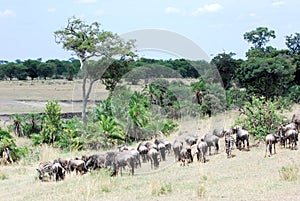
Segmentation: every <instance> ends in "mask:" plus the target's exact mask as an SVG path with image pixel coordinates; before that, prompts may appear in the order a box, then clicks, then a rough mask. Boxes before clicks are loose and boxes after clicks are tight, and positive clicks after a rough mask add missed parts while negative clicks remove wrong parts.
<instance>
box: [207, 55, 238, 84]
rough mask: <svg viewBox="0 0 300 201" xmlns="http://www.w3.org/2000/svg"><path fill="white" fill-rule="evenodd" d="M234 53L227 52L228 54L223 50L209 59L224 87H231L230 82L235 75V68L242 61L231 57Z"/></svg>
mask: <svg viewBox="0 0 300 201" xmlns="http://www.w3.org/2000/svg"><path fill="white" fill-rule="evenodd" d="M234 55H235V53H233V52H229V53H228V54H226V53H225V52H223V53H220V54H218V55H217V56H215V57H214V58H213V59H212V60H211V63H212V64H214V65H215V66H216V67H217V69H218V71H219V73H220V76H221V78H222V81H223V85H224V88H225V89H228V88H230V87H231V84H232V83H231V82H232V81H233V79H234V77H235V70H236V68H237V67H238V66H240V64H241V63H242V60H236V59H234V58H232V57H233V56H234Z"/></svg>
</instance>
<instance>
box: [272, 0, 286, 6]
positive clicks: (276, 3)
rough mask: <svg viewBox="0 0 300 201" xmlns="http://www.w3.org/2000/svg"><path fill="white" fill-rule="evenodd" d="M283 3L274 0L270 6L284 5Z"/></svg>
mask: <svg viewBox="0 0 300 201" xmlns="http://www.w3.org/2000/svg"><path fill="white" fill-rule="evenodd" d="M284 4H285V3H284V1H274V2H273V3H272V6H282V5H284Z"/></svg>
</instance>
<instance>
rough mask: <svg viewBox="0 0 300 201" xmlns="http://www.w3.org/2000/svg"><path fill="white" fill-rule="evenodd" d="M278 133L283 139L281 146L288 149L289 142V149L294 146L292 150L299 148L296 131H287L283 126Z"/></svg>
mask: <svg viewBox="0 0 300 201" xmlns="http://www.w3.org/2000/svg"><path fill="white" fill-rule="evenodd" d="M278 133H279V135H280V137H281V144H282V145H283V146H284V147H286V143H287V141H288V142H289V147H290V146H291V144H292V147H291V149H294V148H295V147H296V146H297V141H298V132H297V131H296V130H294V129H285V127H283V126H279V127H278Z"/></svg>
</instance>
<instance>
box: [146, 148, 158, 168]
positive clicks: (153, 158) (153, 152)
mask: <svg viewBox="0 0 300 201" xmlns="http://www.w3.org/2000/svg"><path fill="white" fill-rule="evenodd" d="M158 154H159V153H158V151H157V149H155V148H151V149H150V150H149V152H148V159H149V160H150V162H151V168H158V166H159V161H158Z"/></svg>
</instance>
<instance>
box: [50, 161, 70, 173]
mask: <svg viewBox="0 0 300 201" xmlns="http://www.w3.org/2000/svg"><path fill="white" fill-rule="evenodd" d="M54 163H59V164H60V165H61V166H62V168H63V169H64V170H65V171H67V173H70V172H69V171H68V163H69V160H67V159H63V158H57V159H55V160H54V161H53V164H54Z"/></svg>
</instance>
